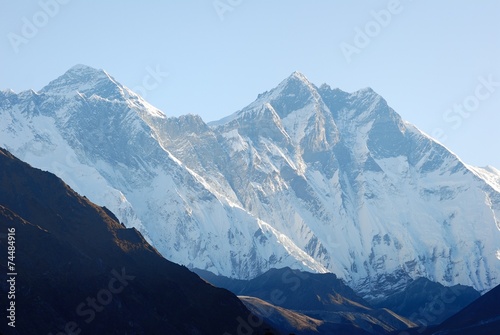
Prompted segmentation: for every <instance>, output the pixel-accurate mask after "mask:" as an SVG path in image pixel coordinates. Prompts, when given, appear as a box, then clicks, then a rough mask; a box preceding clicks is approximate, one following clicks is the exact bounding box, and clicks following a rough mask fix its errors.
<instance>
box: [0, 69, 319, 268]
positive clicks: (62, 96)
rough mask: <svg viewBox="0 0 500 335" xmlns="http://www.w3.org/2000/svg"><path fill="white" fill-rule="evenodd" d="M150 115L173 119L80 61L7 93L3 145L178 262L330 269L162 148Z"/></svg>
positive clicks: (0, 106) (1, 112)
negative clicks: (37, 84)
mask: <svg viewBox="0 0 500 335" xmlns="http://www.w3.org/2000/svg"><path fill="white" fill-rule="evenodd" d="M146 117H147V118H148V119H158V120H161V119H164V118H165V116H164V115H163V114H162V113H161V112H159V111H158V110H156V109H154V108H153V107H152V106H150V105H149V104H147V103H146V102H144V101H143V100H142V98H140V97H138V96H137V95H135V94H134V93H133V92H131V91H130V90H128V89H127V88H126V87H124V86H122V85H120V84H118V83H116V81H115V80H114V79H113V78H112V77H110V76H109V75H108V74H107V73H106V72H104V71H101V70H95V69H92V68H89V67H85V66H81V65H78V66H75V67H73V68H72V69H70V70H69V71H68V72H67V73H65V74H64V75H63V76H61V77H60V78H58V79H56V80H54V81H53V82H51V83H50V84H49V85H47V86H46V87H44V88H43V89H42V90H41V91H40V92H33V91H28V92H22V93H20V94H17V95H16V94H14V93H12V92H2V93H0V118H1V120H2V121H1V124H0V134H1V135H0V145H1V146H3V147H6V148H7V149H8V150H10V151H11V152H12V153H14V154H15V155H17V156H18V157H19V158H21V159H23V160H25V161H27V162H29V163H30V164H32V165H34V166H35V167H38V168H41V169H44V170H48V171H50V172H53V173H55V174H57V175H58V176H60V177H62V178H63V179H64V180H65V181H66V182H67V183H68V184H69V185H70V186H71V187H72V188H74V189H75V190H76V191H77V192H79V193H81V194H83V195H86V196H87V197H88V198H89V199H91V200H92V201H94V202H96V203H98V204H102V205H105V206H106V207H108V208H109V209H110V210H112V211H113V212H114V213H115V214H116V215H117V217H118V218H119V219H120V220H121V221H122V222H123V223H124V224H126V225H127V226H134V227H136V228H138V229H139V230H140V231H141V232H142V233H143V234H144V235H145V236H146V237H147V238H148V239H149V240H150V241H151V242H152V243H153V245H154V246H155V247H156V248H157V249H158V250H159V251H160V252H161V253H162V254H163V255H165V256H166V257H167V258H169V259H171V260H174V261H176V262H178V263H181V264H185V265H187V266H192V267H199V268H206V269H211V270H213V271H217V272H221V273H225V274H227V275H231V276H240V277H249V276H255V275H257V274H259V273H260V271H261V270H262V269H268V268H270V267H276V266H281V265H282V264H289V265H290V266H295V267H297V266H298V267H300V268H304V269H314V270H315V271H320V272H325V271H326V269H325V268H324V267H323V266H322V265H320V264H319V263H318V262H316V261H315V260H314V259H313V258H312V257H310V256H309V255H307V254H306V253H305V252H304V251H302V250H300V249H299V248H298V247H297V246H296V245H295V244H294V243H293V241H292V240H291V239H290V238H288V237H287V236H285V235H284V234H282V233H281V232H280V231H279V230H277V229H275V228H273V227H272V226H270V225H269V224H268V223H266V222H265V221H263V220H260V219H259V218H257V217H254V216H252V215H251V214H249V213H248V212H247V211H245V210H244V209H242V208H240V207H239V206H238V205H237V204H234V203H232V202H230V201H228V200H226V199H225V198H224V197H219V196H218V195H217V194H216V192H214V191H213V190H212V187H211V186H210V185H209V184H207V182H206V181H204V179H203V178H202V177H201V176H199V175H198V174H196V173H194V172H192V171H191V170H190V169H189V168H187V167H186V166H185V165H184V164H183V163H182V162H180V161H179V160H178V159H176V158H175V157H173V156H172V155H171V154H170V153H169V151H168V150H167V149H165V148H162V146H161V145H160V144H159V143H158V141H157V140H156V139H155V136H156V134H155V133H154V132H153V131H152V130H151V129H150V127H149V126H148V124H147V123H146V122H144V121H143V118H146ZM222 242H223V243H222Z"/></svg>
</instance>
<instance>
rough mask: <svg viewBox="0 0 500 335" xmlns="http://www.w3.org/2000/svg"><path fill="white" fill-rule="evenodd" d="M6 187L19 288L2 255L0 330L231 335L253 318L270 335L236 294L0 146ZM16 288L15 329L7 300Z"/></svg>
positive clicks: (0, 218)
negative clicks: (163, 252)
mask: <svg viewBox="0 0 500 335" xmlns="http://www.w3.org/2000/svg"><path fill="white" fill-rule="evenodd" d="M0 187H1V192H0V223H1V224H0V230H1V233H2V236H1V238H0V248H1V250H2V253H3V252H4V251H6V250H7V244H8V239H7V238H6V237H5V235H6V234H7V232H8V231H9V230H8V229H10V230H12V231H15V259H14V262H12V263H14V264H15V271H16V273H17V275H16V276H15V285H14V286H12V285H11V284H10V283H9V282H8V281H7V279H9V278H7V276H6V275H7V273H9V269H8V268H7V266H11V265H12V264H8V263H7V262H8V260H7V255H6V254H5V257H1V258H0V277H1V278H0V282H1V285H0V290H1V292H0V294H1V295H2V310H3V311H4V312H2V318H1V321H0V333H4V334H9V335H10V334H22V335H30V334H36V335H40V334H43V335H45V334H58V335H61V334H77V333H78V334H82V335H83V334H93V335H100V334H107V335H111V334H120V335H125V334H148V335H153V334H170V335H175V334H221V335H223V334H225V333H227V335H229V334H237V333H238V330H239V329H243V328H244V327H249V325H248V320H251V321H252V326H251V327H252V330H254V331H255V332H254V334H264V333H265V329H266V328H267V327H266V326H265V325H264V324H263V322H262V320H261V319H257V318H256V317H253V316H251V315H250V312H249V311H248V310H247V309H246V307H245V306H244V305H243V303H242V302H241V301H240V300H239V299H238V298H237V297H236V296H235V295H233V294H232V293H230V292H228V291H226V290H224V289H219V288H215V287H213V286H211V285H209V284H207V283H206V282H205V281H203V280H202V279H200V278H199V277H198V276H197V275H196V274H194V273H192V272H190V271H189V270H188V269H187V268H185V267H182V266H180V265H177V264H174V263H172V262H170V261H168V260H166V259H164V258H163V257H162V256H161V255H160V254H159V253H158V252H157V251H156V249H154V248H153V247H151V246H150V245H149V244H148V243H147V242H146V241H145V239H144V238H143V237H142V235H141V234H140V233H139V232H137V230H135V229H126V228H125V227H123V226H122V225H121V224H120V223H119V222H118V221H117V219H116V217H114V215H113V214H111V212H109V211H108V210H106V209H105V208H102V207H99V206H97V205H95V204H94V203H92V202H90V201H89V200H88V199H87V198H85V197H81V196H79V195H78V194H77V193H76V192H74V191H73V190H72V189H71V188H70V187H69V186H67V185H66V184H65V183H64V182H63V181H62V180H61V179H59V178H57V177H56V176H54V175H53V174H51V173H47V172H43V171H41V170H38V169H34V168H32V167H31V166H29V165H28V164H26V163H23V162H21V161H20V160H18V159H16V158H15V157H14V156H12V155H11V154H10V153H9V152H7V151H6V150H3V149H0ZM13 289H14V290H15V297H13V299H12V300H10V301H14V303H15V312H14V313H13V314H14V315H15V316H14V318H15V323H14V325H15V328H14V327H12V326H9V325H8V322H10V321H9V318H7V317H6V315H5V314H6V313H11V312H8V311H6V308H4V307H5V304H4V303H3V302H4V301H5V299H4V297H7V295H8V293H9V292H12V290H13ZM11 314H12V313H11ZM80 330H81V331H80ZM79 331H80V332H79ZM273 333H274V332H273Z"/></svg>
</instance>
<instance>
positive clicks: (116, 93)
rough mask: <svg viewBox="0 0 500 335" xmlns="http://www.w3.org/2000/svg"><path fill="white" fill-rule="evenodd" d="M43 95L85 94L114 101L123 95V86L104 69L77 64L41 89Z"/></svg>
mask: <svg viewBox="0 0 500 335" xmlns="http://www.w3.org/2000/svg"><path fill="white" fill-rule="evenodd" d="M40 92H41V93H45V94H52V95H68V96H72V95H74V94H77V93H83V94H85V95H87V96H91V95H93V94H96V95H99V96H101V97H103V98H105V99H110V100H114V99H117V98H120V97H121V96H122V94H123V90H122V85H121V84H119V83H118V82H117V81H115V79H114V78H113V77H111V76H110V75H109V74H108V73H106V71H104V70H102V69H95V68H93V67H90V66H87V65H82V64H77V65H75V66H73V67H71V68H70V69H69V70H68V71H66V72H65V73H64V74H63V75H61V76H59V77H58V78H57V79H55V80H53V81H51V82H50V83H49V84H48V85H46V86H45V87H44V88H42V89H41V91H40Z"/></svg>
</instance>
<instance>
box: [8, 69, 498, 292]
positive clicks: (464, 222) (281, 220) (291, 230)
mask: <svg viewBox="0 0 500 335" xmlns="http://www.w3.org/2000/svg"><path fill="white" fill-rule="evenodd" d="M0 117H1V124H0V131H1V135H0V145H1V146H5V147H7V149H9V150H11V151H12V152H13V153H14V154H15V155H17V156H18V157H20V158H21V159H24V160H26V161H28V162H29V163H31V164H32V165H34V166H36V167H40V168H44V169H47V170H49V171H51V172H54V173H56V174H58V175H59V176H60V177H62V178H63V179H65V181H66V182H67V183H68V184H70V186H72V187H73V188H75V189H76V190H77V191H79V192H81V193H82V194H84V195H86V196H87V197H89V198H90V199H91V200H93V201H94V202H96V203H99V204H102V205H105V206H107V207H108V208H110V209H111V210H112V211H114V212H115V213H116V214H117V216H118V217H119V218H120V219H121V220H122V221H123V222H124V223H125V224H126V225H129V226H135V227H137V228H138V229H139V230H141V231H142V232H143V233H144V234H145V235H146V236H147V237H148V238H149V239H150V240H151V242H152V243H153V244H154V245H155V246H156V247H157V248H158V250H159V251H160V252H162V253H163V254H164V255H165V256H166V257H167V258H169V259H171V260H173V261H175V262H178V263H182V264H185V265H187V266H193V267H197V268H202V269H207V270H210V271H213V272H216V273H219V274H223V275H226V276H231V277H239V278H248V277H251V276H255V275H256V274H259V273H262V272H264V271H266V270H267V269H269V268H271V267H282V266H291V267H294V268H299V269H307V270H309V271H311V270H312V271H318V272H324V271H332V272H334V273H336V274H337V275H338V276H339V277H341V278H344V279H345V280H346V281H347V282H348V283H349V284H350V285H352V286H354V287H355V288H356V289H357V290H358V291H360V292H362V293H364V294H365V295H366V296H367V297H370V296H371V297H375V296H376V295H377V294H380V293H381V292H383V291H384V290H393V289H397V288H398V287H400V286H401V285H403V284H404V283H405V282H406V281H407V280H408V279H409V278H415V277H419V276H424V277H427V278H429V279H431V280H434V281H438V282H441V283H443V284H445V285H451V284H458V283H460V284H465V285H471V286H474V287H475V288H476V289H478V290H480V291H484V290H487V289H490V288H492V287H493V286H495V285H496V284H498V283H500V261H499V260H498V259H497V255H498V254H500V251H498V250H499V249H500V231H499V227H500V182H499V180H500V174H499V173H498V170H495V169H493V168H489V169H479V168H474V167H471V166H468V165H466V164H464V163H463V162H462V161H460V159H459V158H458V157H456V156H455V155H454V154H453V153H451V152H450V151H449V150H447V149H446V148H445V147H443V146H442V145H440V144H439V143H437V142H435V141H434V140H432V139H431V138H430V137H428V136H427V135H425V134H424V133H422V132H421V131H419V130H418V129H417V128H416V127H414V126H413V125H411V124H408V123H406V122H404V121H403V120H401V118H400V117H399V115H398V114H397V113H396V112H394V111H393V110H392V109H391V108H390V107H389V106H388V105H387V103H386V101H385V100H384V99H383V98H382V97H380V96H379V95H377V94H376V93H375V92H373V91H372V90H371V89H363V90H360V91H357V92H354V93H347V92H343V91H341V90H339V89H331V88H330V87H328V86H327V85H323V86H321V87H319V88H318V87H316V86H315V85H313V84H312V83H310V82H309V81H308V80H307V79H306V78H305V77H304V76H303V75H302V74H300V73H297V72H295V73H293V74H292V75H291V76H290V77H289V78H287V79H286V80H284V81H283V82H282V83H280V84H279V85H278V86H277V87H276V88H275V89H273V90H271V91H269V92H265V93H263V94H260V95H259V97H258V98H257V100H256V101H254V102H253V103H251V104H250V105H249V106H247V107H245V108H243V109H242V110H240V111H238V112H236V113H234V114H232V115H230V116H228V117H226V118H224V119H222V120H220V121H218V122H214V123H212V124H209V125H207V124H205V123H204V122H203V120H202V119H201V118H200V117H198V116H195V115H186V116H182V117H179V118H168V117H165V115H164V114H163V113H162V112H161V111H159V110H157V109H156V108H154V107H153V106H151V105H149V104H148V103H147V102H146V101H144V100H143V99H142V98H140V97H139V96H137V95H136V94H134V93H133V92H131V91H130V90H128V89H127V88H126V87H124V86H122V85H120V84H119V83H117V82H116V81H115V80H114V79H113V78H112V77H110V76H109V75H108V74H107V73H106V72H104V71H101V70H95V69H92V68H88V67H85V66H76V67H74V68H72V69H70V70H69V71H68V72H67V73H66V74H64V75H63V76H61V77H60V78H58V79H56V80H55V81H53V82H51V83H50V84H49V85H47V86H46V87H45V88H44V89H42V90H41V91H40V92H33V91H28V92H22V93H19V94H15V93H13V92H11V91H3V92H1V93H0Z"/></svg>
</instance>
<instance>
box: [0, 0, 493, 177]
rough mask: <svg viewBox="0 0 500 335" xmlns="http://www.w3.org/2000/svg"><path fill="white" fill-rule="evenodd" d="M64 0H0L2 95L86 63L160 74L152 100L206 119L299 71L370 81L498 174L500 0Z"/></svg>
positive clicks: (426, 127) (335, 81) (347, 83)
mask: <svg viewBox="0 0 500 335" xmlns="http://www.w3.org/2000/svg"><path fill="white" fill-rule="evenodd" d="M59 1H60V2H61V4H59V5H58V7H59V8H54V6H53V4H54V3H58V2H56V0H41V1H6V0H0V4H1V13H0V37H1V38H0V51H1V59H0V88H1V89H5V88H11V89H13V90H14V91H16V92H20V91H22V90H26V89H29V88H33V89H35V90H39V89H40V88H42V87H43V86H44V85H45V84H47V83H48V82H49V81H50V80H52V79H54V78H56V77H57V76H59V75H61V74H62V73H64V72H65V71H66V70H67V69H68V68H70V67H71V66H73V65H75V64H78V63H81V64H86V65H90V66H93V67H96V68H102V69H105V70H106V71H107V72H109V73H110V74H111V75H112V76H114V77H115V78H116V79H117V80H118V81H120V82H121V83H123V84H124V85H126V86H128V87H130V88H134V87H138V86H141V85H142V82H143V80H144V79H145V78H147V76H148V72H149V71H152V70H154V69H155V68H158V69H159V70H160V71H161V72H168V76H167V77H165V78H164V77H160V82H154V81H151V80H149V81H148V82H147V83H148V84H149V85H146V86H148V87H153V89H151V90H146V91H145V94H144V95H145V98H146V99H147V100H149V101H150V102H151V103H152V104H153V105H155V106H157V107H158V108H160V109H161V110H163V111H164V112H165V113H166V114H167V115H169V116H178V115H182V114H186V113H194V114H199V115H201V117H202V118H203V119H204V120H205V121H212V120H216V119H219V118H221V117H223V116H226V115H229V114H230V113H232V112H234V111H236V110H238V109H241V108H243V107H244V106H246V105H247V104H249V103H250V102H252V101H253V100H254V99H255V98H256V96H257V95H258V94H259V93H261V92H263V91H266V90H269V89H271V88H273V87H275V86H276V85H277V84H278V83H279V82H280V81H281V80H283V79H284V78H286V77H288V76H289V75H290V74H291V73H292V72H293V71H295V70H297V71H300V72H302V73H304V74H305V75H306V77H308V78H309V80H311V81H312V82H313V83H315V84H316V85H318V86H319V85H321V84H322V83H324V82H326V83H328V84H329V85H330V86H332V87H339V88H341V89H343V90H345V91H354V90H357V89H360V88H364V87H368V86H369V87H372V88H373V89H374V90H375V91H377V92H378V93H379V94H381V95H382V96H383V97H384V98H385V99H386V100H387V101H388V103H389V105H390V106H392V107H393V108H394V109H395V110H396V111H397V112H398V113H399V114H401V115H402V116H403V118H404V119H405V120H408V121H410V122H412V123H414V124H415V125H416V126H417V127H419V128H420V129H422V130H423V131H425V132H427V133H428V134H431V135H433V134H434V135H436V134H437V135H439V138H440V139H441V141H442V142H443V143H444V144H445V145H446V146H447V147H448V148H450V149H451V150H452V151H454V152H455V153H457V154H458V155H459V156H460V157H461V158H462V159H463V160H464V161H465V162H466V163H469V164H473V165H479V166H484V165H487V164H490V165H493V166H496V167H497V168H500V149H499V144H500V131H499V127H500V113H499V112H500V111H499V107H500V20H499V15H500V2H499V1H484V2H480V3H479V2H477V1H451V0H450V1H424V0H420V1H419V0H413V1H411V0H400V1H361V0H358V1H351V0H350V1H334V0H331V1H327V0H309V1H306V0H303V1H294V0H281V1H278V0H276V1H264V0H220V1H213V0H191V1H181V0H177V1H173V0H171V1H160V0H158V1H141V2H139V1H127V0H124V1H118V0H115V1H82V0H64V1H63V0H59ZM63 2H64V4H63ZM42 3H46V4H48V5H42ZM50 4H52V5H50ZM216 6H217V9H216ZM374 13H379V14H378V15H379V17H378V20H379V21H377V19H376V18H375V16H377V15H376V14H374ZM384 13H385V14H387V13H389V14H390V17H389V16H388V15H383V14H384ZM31 24H32V25H34V28H35V31H34V30H33V29H31V30H30V29H29V28H30V27H29V26H30V25H31ZM31 28H33V27H31ZM365 34H368V35H366V36H363V35H365ZM480 78H482V79H480ZM484 81H486V82H487V81H490V82H493V83H490V84H484V83H483V82H484ZM455 105H458V107H456V106H455ZM460 105H462V106H463V105H465V106H464V107H460ZM454 108H455V109H454ZM450 109H451V110H450ZM438 128H439V129H440V130H436V129H438ZM437 131H438V132H441V134H439V133H437Z"/></svg>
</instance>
